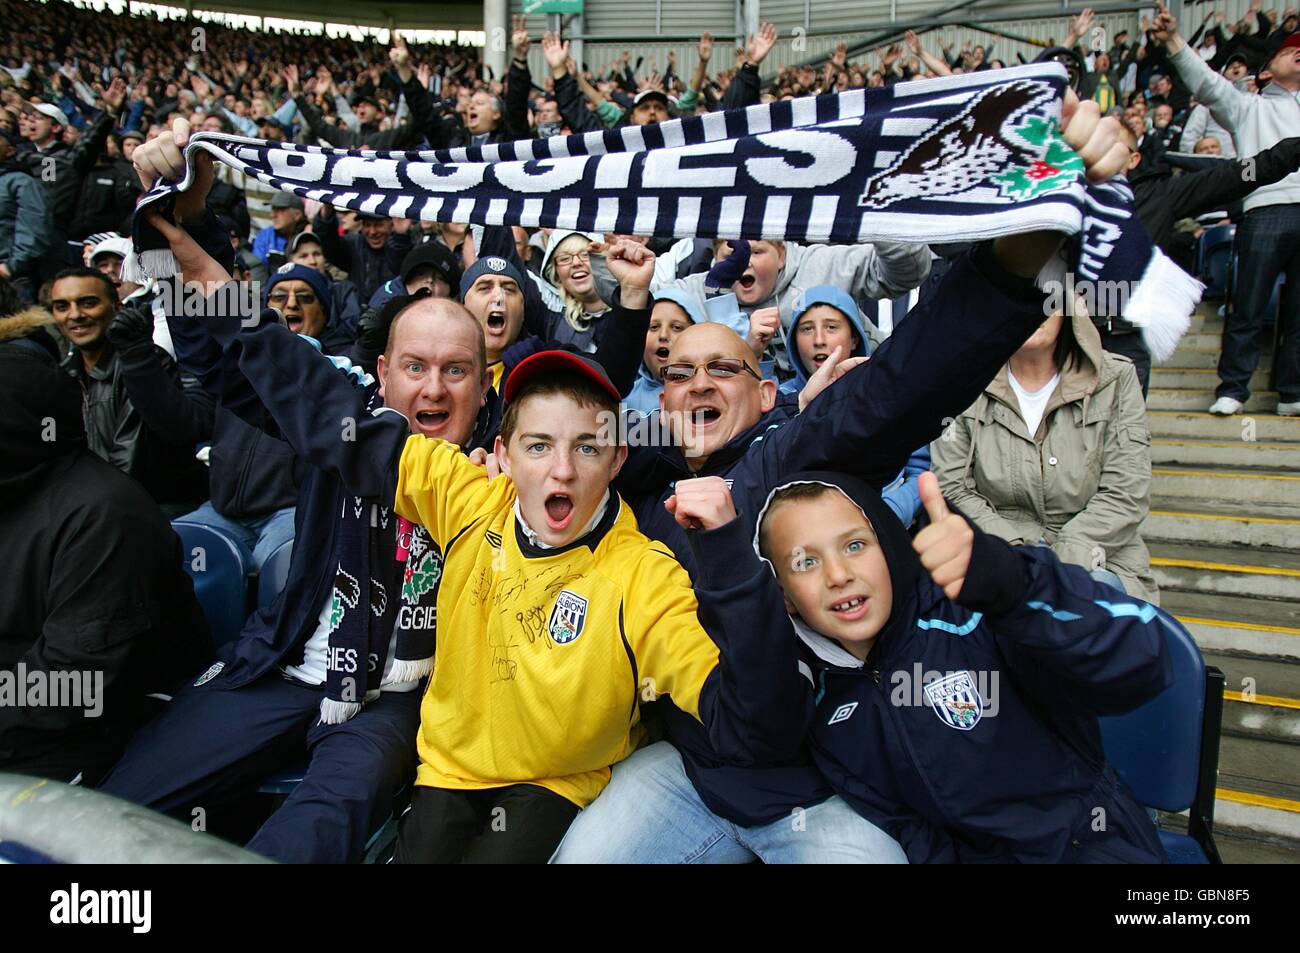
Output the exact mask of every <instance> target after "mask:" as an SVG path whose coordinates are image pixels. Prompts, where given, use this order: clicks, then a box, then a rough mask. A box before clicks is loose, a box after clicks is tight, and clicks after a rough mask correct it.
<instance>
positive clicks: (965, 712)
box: [925, 672, 984, 731]
mask: <svg viewBox="0 0 1300 953" xmlns="http://www.w3.org/2000/svg"><path fill="white" fill-rule="evenodd" d="M925 699H926V701H928V702H929V703H930V707H931V708H933V709H934V713H935V714H936V715H938V716H939V720H940V721H942V722H943V723H944V724H945V725H947V726H948V727H949V728H956V729H958V730H960V731H970V730H971V729H972V728H974V727H975V726H976V725H977V724H979V720H980V718H981V717H982V716H983V714H984V702H983V701H982V700H981V699H980V693H979V691H978V690H977V689H976V687H975V679H974V678H972V677H971V673H970V672H953V673H952V674H951V675H948V676H946V677H944V678H941V679H939V680H938V681H937V682H931V683H930V684H929V685H926V686H925Z"/></svg>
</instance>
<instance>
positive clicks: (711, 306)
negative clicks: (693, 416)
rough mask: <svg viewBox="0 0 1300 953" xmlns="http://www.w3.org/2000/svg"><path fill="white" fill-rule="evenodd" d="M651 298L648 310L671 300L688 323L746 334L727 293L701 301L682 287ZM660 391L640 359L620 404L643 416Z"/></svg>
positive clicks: (742, 314) (739, 313)
mask: <svg viewBox="0 0 1300 953" xmlns="http://www.w3.org/2000/svg"><path fill="white" fill-rule="evenodd" d="M653 299H654V301H653V302H652V305H651V306H652V307H653V304H657V303H658V302H660V301H671V302H672V303H673V304H675V305H677V306H678V307H679V308H681V309H682V310H683V311H684V312H686V317H687V318H688V319H689V320H690V322H691V324H704V323H705V322H710V323H712V324H721V325H725V326H726V327H729V328H731V330H733V331H735V332H736V333H737V334H738V335H740V336H741V337H742V338H744V337H747V336H748V335H749V315H747V314H746V313H745V312H744V311H741V310H740V302H739V301H737V300H736V296H735V295H734V294H732V293H730V292H728V293H726V294H721V295H715V296H713V297H712V298H708V299H706V300H704V301H701V300H700V299H699V296H698V295H696V294H694V293H692V292H690V291H687V290H686V289H685V288H677V287H671V286H670V287H667V288H660V289H659V290H658V291H656V292H655V293H654V295H653ZM662 389H663V384H662V383H661V382H660V380H659V378H658V377H656V376H655V375H654V374H652V373H651V371H650V368H648V367H646V364H645V361H644V360H642V361H641V365H640V367H639V368H638V369H637V381H636V384H635V386H634V389H633V392H632V394H630V395H628V397H627V399H626V400H625V401H624V403H625V406H628V407H630V408H631V409H632V410H638V411H640V412H642V413H647V414H648V413H650V412H652V411H654V410H657V409H658V407H659V399H658V394H659V391H660V390H662Z"/></svg>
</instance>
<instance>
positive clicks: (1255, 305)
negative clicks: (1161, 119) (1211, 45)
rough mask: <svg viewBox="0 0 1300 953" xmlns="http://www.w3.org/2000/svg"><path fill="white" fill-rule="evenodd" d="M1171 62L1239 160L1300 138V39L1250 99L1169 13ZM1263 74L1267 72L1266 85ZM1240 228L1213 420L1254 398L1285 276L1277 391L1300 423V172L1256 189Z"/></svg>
mask: <svg viewBox="0 0 1300 953" xmlns="http://www.w3.org/2000/svg"><path fill="white" fill-rule="evenodd" d="M1152 36H1153V38H1154V39H1155V40H1156V41H1157V42H1162V43H1164V44H1165V47H1166V49H1167V51H1168V54H1169V62H1170V63H1171V64H1172V65H1173V67H1174V68H1175V69H1176V70H1178V74H1179V76H1180V77H1181V78H1182V80H1183V82H1184V83H1185V84H1186V85H1187V88H1188V90H1189V91H1190V92H1191V94H1192V95H1193V96H1195V97H1196V98H1197V100H1199V101H1200V102H1202V103H1204V104H1205V105H1206V106H1208V107H1209V110H1210V115H1211V116H1213V117H1214V118H1215V120H1217V121H1218V122H1219V123H1220V124H1221V125H1222V126H1223V128H1224V129H1226V130H1228V132H1229V133H1231V134H1232V139H1233V143H1234V145H1235V146H1236V151H1237V155H1239V156H1242V157H1245V158H1249V157H1251V156H1254V155H1256V154H1258V153H1259V152H1261V151H1262V150H1264V149H1267V148H1269V147H1270V146H1273V145H1276V144H1277V143H1278V142H1279V141H1281V140H1282V139H1285V138H1287V137H1289V136H1294V135H1295V134H1296V131H1297V130H1300V32H1295V33H1291V34H1290V35H1286V36H1283V37H1282V38H1281V41H1280V45H1279V46H1277V47H1276V48H1275V50H1274V51H1273V52H1272V54H1271V55H1270V56H1269V59H1268V63H1267V71H1268V73H1269V74H1270V76H1271V79H1270V81H1269V82H1268V85H1266V86H1264V87H1263V89H1262V90H1261V91H1260V93H1259V94H1258V95H1251V94H1249V93H1245V92H1243V91H1241V90H1239V89H1237V87H1236V86H1234V85H1233V84H1232V82H1230V81H1229V80H1228V79H1226V78H1224V77H1222V76H1220V75H1219V74H1217V73H1215V72H1214V71H1213V70H1212V69H1210V67H1209V66H1207V65H1206V63H1205V61H1204V60H1202V59H1201V57H1200V56H1198V55H1197V53H1196V51H1195V50H1193V49H1191V48H1190V47H1188V45H1187V43H1186V42H1185V41H1184V40H1183V38H1182V37H1181V36H1179V35H1178V24H1177V21H1176V20H1175V19H1174V17H1173V16H1172V15H1171V14H1170V13H1169V12H1168V11H1166V10H1164V8H1163V7H1162V8H1161V13H1160V15H1159V16H1158V17H1157V18H1156V21H1155V24H1154V25H1153V27H1152ZM1262 78H1263V73H1262V72H1261V79H1262ZM1244 208H1245V212H1246V214H1245V219H1244V220H1243V221H1242V223H1241V224H1240V225H1239V226H1238V228H1237V237H1236V248H1237V255H1238V262H1237V291H1236V296H1235V306H1234V308H1233V310H1232V312H1231V313H1230V315H1229V317H1228V320H1227V321H1226V322H1225V323H1224V328H1223V351H1222V353H1221V355H1220V357H1219V387H1218V390H1217V391H1216V393H1215V397H1216V400H1215V401H1214V403H1213V404H1211V405H1210V413H1213V414H1223V415H1230V414H1235V413H1237V412H1238V411H1240V410H1241V409H1242V407H1243V406H1244V404H1245V402H1246V400H1247V398H1249V396H1250V377H1251V375H1252V374H1253V373H1254V372H1255V369H1256V367H1257V365H1258V364H1259V355H1260V339H1261V337H1262V334H1263V330H1264V320H1265V317H1266V314H1267V310H1268V302H1269V300H1270V299H1271V298H1272V296H1273V286H1274V284H1275V283H1276V281H1277V278H1278V276H1279V275H1282V274H1285V275H1286V285H1285V287H1284V293H1283V296H1282V302H1281V307H1280V309H1279V315H1278V321H1279V325H1280V327H1279V330H1280V331H1281V338H1280V341H1281V343H1280V345H1279V348H1280V353H1279V354H1278V360H1277V375H1276V378H1275V380H1274V386H1275V387H1276V389H1277V392H1278V405H1277V412H1278V414H1279V415H1285V416H1297V415H1300V342H1298V341H1297V334H1298V333H1300V288H1298V287H1297V286H1298V285H1300V172H1296V173H1292V174H1291V175H1289V176H1287V177H1286V178H1285V179H1282V180H1281V181H1279V182H1275V183H1274V184H1272V185H1266V186H1264V187H1262V188H1259V189H1256V190H1255V191H1254V192H1252V193H1251V194H1250V195H1249V196H1247V198H1246V200H1245V202H1244Z"/></svg>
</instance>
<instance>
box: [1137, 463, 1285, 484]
mask: <svg viewBox="0 0 1300 953" xmlns="http://www.w3.org/2000/svg"><path fill="white" fill-rule="evenodd" d="M1151 474H1152V476H1189V477H1220V478H1229V479H1233V480H1295V481H1297V482H1300V476H1287V475H1285V474H1282V473H1245V472H1243V471H1240V470H1234V471H1232V472H1230V473H1223V472H1221V471H1217V470H1168V469H1164V468H1162V467H1152V468H1151Z"/></svg>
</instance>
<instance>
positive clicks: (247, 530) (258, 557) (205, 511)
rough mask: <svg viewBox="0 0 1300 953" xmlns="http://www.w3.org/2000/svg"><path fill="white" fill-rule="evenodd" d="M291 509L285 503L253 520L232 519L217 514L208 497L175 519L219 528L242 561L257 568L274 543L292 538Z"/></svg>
mask: <svg viewBox="0 0 1300 953" xmlns="http://www.w3.org/2000/svg"><path fill="white" fill-rule="evenodd" d="M293 510H294V508H293V507H292V506H286V507H285V508H284V509H282V510H275V511H274V512H271V513H267V514H266V515H265V516H259V517H258V518H257V519H253V520H242V521H241V520H232V519H229V518H228V517H225V516H222V515H221V514H220V513H218V512H217V511H216V509H215V508H213V506H212V501H211V500H208V501H207V502H205V503H204V504H203V505H202V506H200V507H199V508H198V509H197V510H195V511H194V512H193V513H186V514H185V515H184V516H180V517H177V519H179V520H181V521H182V522H186V523H202V524H203V525H204V526H211V527H212V528H213V529H217V530H221V532H223V533H225V534H226V535H228V536H229V537H230V538H231V539H233V540H234V541H235V545H236V546H238V547H239V550H240V552H241V553H243V555H244V562H245V563H247V564H248V565H249V566H251V567H252V568H253V569H257V570H259V571H260V570H261V568H262V563H264V562H266V560H267V557H268V556H270V555H271V554H272V553H273V552H275V549H276V547H277V546H279V545H280V544H281V543H283V542H286V541H288V540H291V539H293Z"/></svg>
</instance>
